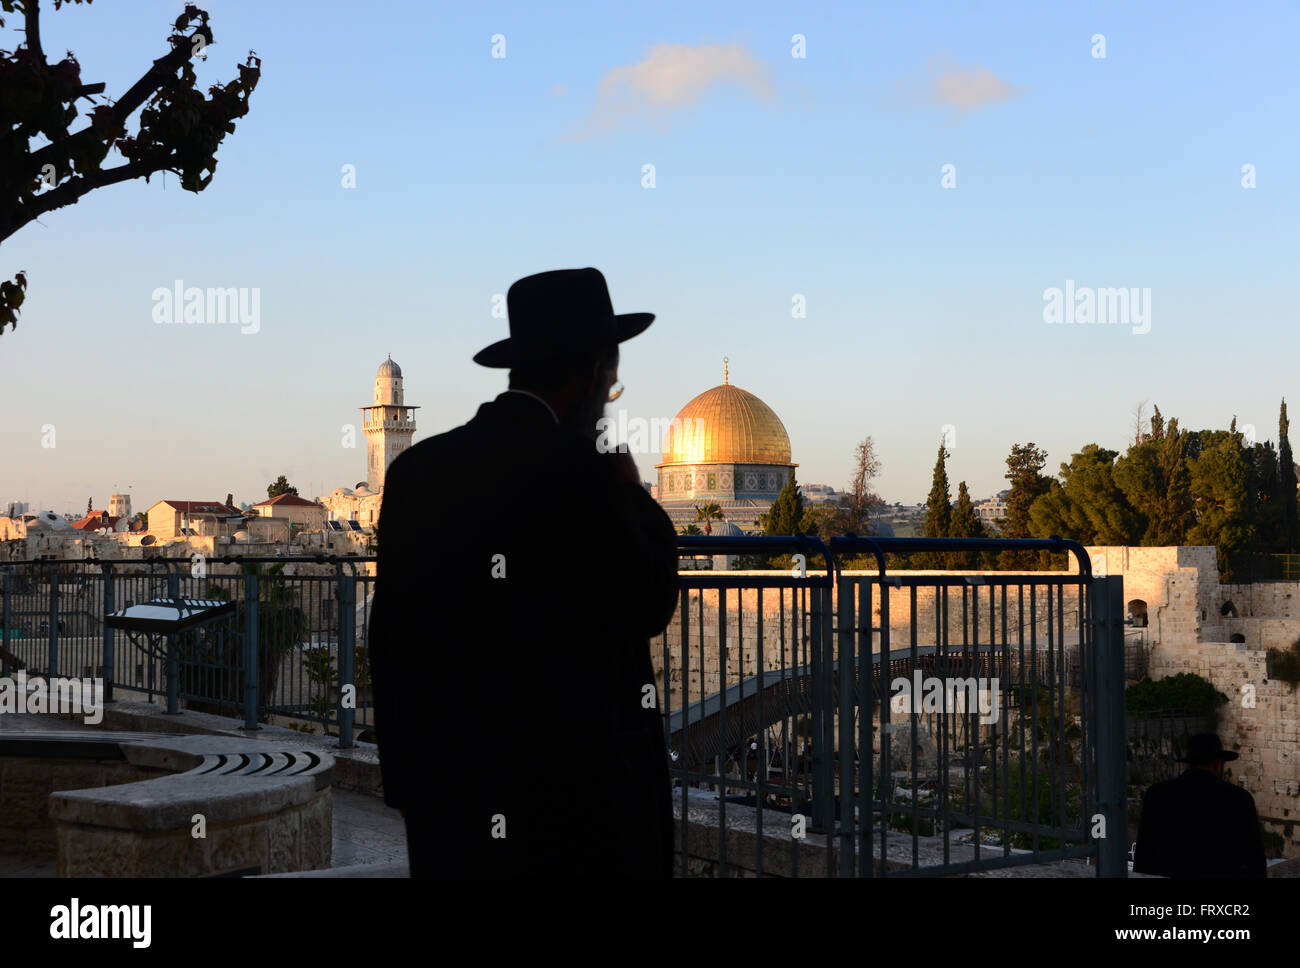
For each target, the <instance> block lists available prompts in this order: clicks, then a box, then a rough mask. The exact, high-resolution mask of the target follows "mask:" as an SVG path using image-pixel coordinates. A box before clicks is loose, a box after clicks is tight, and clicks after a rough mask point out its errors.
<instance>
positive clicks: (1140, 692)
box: [1124, 672, 1228, 714]
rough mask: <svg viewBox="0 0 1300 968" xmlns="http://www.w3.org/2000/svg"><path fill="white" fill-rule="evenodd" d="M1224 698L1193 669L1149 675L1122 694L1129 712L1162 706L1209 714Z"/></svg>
mask: <svg viewBox="0 0 1300 968" xmlns="http://www.w3.org/2000/svg"><path fill="white" fill-rule="evenodd" d="M1227 701H1228V697H1227V696H1225V695H1224V694H1223V693H1221V692H1219V690H1217V689H1215V688H1214V686H1213V685H1212V684H1211V683H1209V682H1207V681H1206V680H1205V679H1202V678H1201V677H1200V676H1198V675H1196V674H1195V673H1192V672H1180V673H1179V674H1178V675H1176V676H1166V677H1165V678H1164V679H1158V680H1152V679H1151V678H1150V677H1149V676H1148V677H1146V678H1144V679H1143V680H1142V681H1141V682H1139V683H1137V684H1136V685H1133V686H1129V688H1128V690H1127V691H1126V693H1125V695H1124V707H1125V708H1126V709H1127V710H1128V711H1129V712H1131V713H1144V712H1155V711H1156V710H1161V709H1181V710H1184V711H1186V712H1188V713H1191V714H1200V713H1212V712H1214V711H1215V710H1216V709H1218V707H1220V706H1222V705H1223V704H1224V703H1226V702H1227Z"/></svg>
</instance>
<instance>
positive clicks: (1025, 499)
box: [998, 441, 1053, 568]
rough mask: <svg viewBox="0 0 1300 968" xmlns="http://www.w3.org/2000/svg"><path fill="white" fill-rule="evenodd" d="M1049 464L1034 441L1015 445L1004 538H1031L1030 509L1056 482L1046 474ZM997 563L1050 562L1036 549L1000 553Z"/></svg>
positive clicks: (1009, 469) (1034, 564) (1009, 466)
mask: <svg viewBox="0 0 1300 968" xmlns="http://www.w3.org/2000/svg"><path fill="white" fill-rule="evenodd" d="M1046 463H1047V453H1046V452H1045V451H1042V450H1039V449H1038V448H1037V447H1036V446H1034V444H1033V442H1032V441H1031V442H1030V443H1028V444H1012V445H1011V454H1010V455H1009V456H1008V457H1007V473H1006V479H1007V480H1008V481H1010V482H1011V488H1010V490H1009V491H1008V492H1007V514H1006V517H1005V518H1003V519H1002V522H1001V535H1002V537H1004V538H1029V537H1032V536H1033V534H1032V531H1031V530H1030V518H1029V509H1030V508H1031V507H1033V504H1034V502H1035V501H1036V500H1038V498H1040V497H1041V496H1042V495H1044V494H1046V493H1048V492H1049V491H1050V490H1051V488H1052V484H1053V481H1052V479H1051V478H1050V477H1046V476H1044V475H1043V473H1042V470H1043V465H1044V464H1046ZM998 565H999V567H1002V568H1035V567H1039V568H1045V567H1048V566H1050V565H1051V559H1050V556H1049V555H1046V554H1044V555H1035V554H1034V553H1033V552H1024V551H1004V552H1002V553H1001V554H1000V555H999V556H998Z"/></svg>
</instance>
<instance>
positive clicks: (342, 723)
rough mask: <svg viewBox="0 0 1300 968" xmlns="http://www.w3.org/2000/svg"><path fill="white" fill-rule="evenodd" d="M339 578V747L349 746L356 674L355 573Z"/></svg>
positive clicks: (354, 705) (352, 723) (354, 718)
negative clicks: (348, 695)
mask: <svg viewBox="0 0 1300 968" xmlns="http://www.w3.org/2000/svg"><path fill="white" fill-rule="evenodd" d="M338 579H339V643H338V650H339V699H338V718H339V747H340V748H342V749H345V750H346V749H351V748H352V730H353V727H354V724H355V723H356V716H357V674H356V657H357V653H356V618H357V576H356V575H355V574H352V575H344V574H342V573H341V570H340V574H339V576H338ZM348 692H351V696H352V702H351V704H350V705H349V704H347V703H345V702H344V699H345V698H346V696H345V694H346V693H348Z"/></svg>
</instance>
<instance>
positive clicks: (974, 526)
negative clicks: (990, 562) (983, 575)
mask: <svg viewBox="0 0 1300 968" xmlns="http://www.w3.org/2000/svg"><path fill="white" fill-rule="evenodd" d="M948 535H949V537H952V538H983V537H985V531H984V522H982V521H981V520H980V519H979V515H977V514H976V513H975V505H974V503H972V501H971V499H970V491H968V490H967V489H966V482H965V481H962V482H961V483H960V484H958V485H957V504H956V506H955V507H954V508H953V510H952V523H951V524H950V526H949V529H948ZM980 561H981V556H980V555H979V554H978V553H977V552H973V551H972V552H963V551H958V552H953V553H952V554H951V555H950V556H949V558H948V567H950V568H965V569H972V568H979V567H980Z"/></svg>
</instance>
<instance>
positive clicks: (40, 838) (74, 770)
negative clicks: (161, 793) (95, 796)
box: [0, 756, 170, 857]
mask: <svg viewBox="0 0 1300 968" xmlns="http://www.w3.org/2000/svg"><path fill="white" fill-rule="evenodd" d="M169 772H170V771H168V770H161V769H153V768H150V767H148V766H141V765H137V764H134V763H128V762H126V761H125V760H121V759H117V760H104V759H92V758H89V757H84V758H83V757H68V758H60V759H59V760H58V761H57V762H52V761H51V760H49V759H46V758H44V757H33V756H0V854H13V855H17V856H37V857H45V856H51V857H52V856H53V855H54V851H55V843H56V838H55V823H54V821H53V820H52V819H51V818H50V810H49V804H50V794H52V793H56V792H58V791H60V790H84V789H88V788H95V787H103V786H111V785H113V784H116V783H134V782H135V781H137V780H151V779H153V778H154V777H157V776H164V775H166V774H167V773H169Z"/></svg>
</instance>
